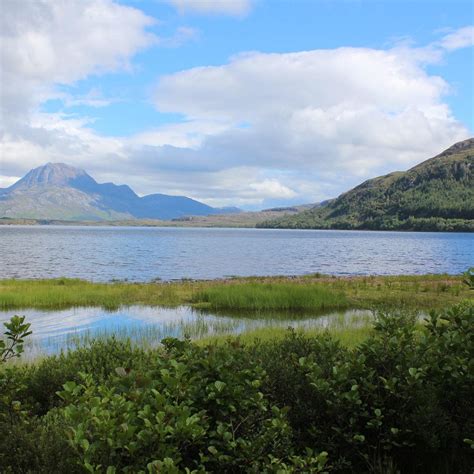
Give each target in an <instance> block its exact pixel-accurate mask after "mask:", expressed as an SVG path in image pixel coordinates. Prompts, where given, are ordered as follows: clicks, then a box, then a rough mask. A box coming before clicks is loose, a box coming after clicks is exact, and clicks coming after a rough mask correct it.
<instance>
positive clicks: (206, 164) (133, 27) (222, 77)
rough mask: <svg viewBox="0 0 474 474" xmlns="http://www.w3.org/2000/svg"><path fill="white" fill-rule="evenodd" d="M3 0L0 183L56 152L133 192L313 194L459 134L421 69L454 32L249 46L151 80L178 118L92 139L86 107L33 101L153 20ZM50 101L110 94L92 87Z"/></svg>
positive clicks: (450, 45)
mask: <svg viewBox="0 0 474 474" xmlns="http://www.w3.org/2000/svg"><path fill="white" fill-rule="evenodd" d="M5 1H6V3H5V2H4V4H6V5H7V7H8V12H7V15H6V16H4V18H3V19H2V25H1V28H2V31H1V35H2V36H1V40H2V41H1V43H2V46H1V47H2V52H1V54H2V56H1V61H2V71H3V73H4V76H3V77H2V94H3V96H2V97H1V104H0V105H1V106H2V107H3V110H2V112H3V114H4V117H5V120H3V121H2V125H3V130H1V131H0V134H1V143H0V146H1V149H0V156H1V161H0V175H2V176H1V178H0V179H1V181H0V183H2V184H0V186H2V185H3V186H4V185H5V184H9V183H11V178H12V177H17V176H20V175H22V174H23V173H25V172H26V171H28V169H30V168H32V167H34V166H39V165H41V164H44V163H45V162H47V161H63V162H68V163H70V164H72V165H75V166H80V167H83V168H85V169H87V170H88V171H89V172H90V173H91V174H92V175H93V176H94V177H96V178H98V179H99V180H102V181H114V182H116V183H119V184H120V183H127V184H130V185H131V186H132V187H133V188H134V189H136V191H137V192H139V193H141V194H145V193H151V192H164V193H169V194H184V195H188V196H190V197H194V198H197V199H200V200H203V201H206V202H208V203H209V204H212V205H239V206H250V207H269V206H270V205H273V203H277V202H281V203H282V204H283V203H285V202H286V203H296V202H305V201H306V202H308V201H312V202H316V201H319V200H322V199H325V198H328V197H333V196H335V195H337V194H338V193H340V192H341V191H344V190H346V189H348V188H349V187H351V186H353V185H355V184H358V183H359V182H360V181H362V180H364V179H366V178H369V177H372V176H375V175H378V174H381V173H385V172H389V171H393V170H395V169H406V168H408V167H409V166H411V165H413V164H415V163H417V162H419V161H421V160H423V159H426V158H428V157H429V156H431V155H434V154H436V153H438V152H439V151H441V150H442V149H444V148H446V147H448V146H450V145H451V144H452V143H454V142H455V141H457V140H461V139H464V138H466V137H467V136H468V131H467V130H466V128H465V127H464V126H463V125H462V124H461V123H459V122H458V121H457V120H456V118H455V117H454V116H453V114H452V112H451V110H450V108H449V106H448V105H447V104H446V101H445V95H446V94H448V93H449V92H450V86H449V84H448V83H447V82H446V81H445V80H443V79H442V78H441V77H439V76H434V75H431V74H429V73H428V72H427V70H426V69H425V65H426V63H427V62H430V61H431V62H433V61H436V60H438V59H439V57H440V55H442V54H447V53H446V51H448V50H453V49H455V47H456V48H457V47H461V45H465V43H466V41H465V40H464V39H462V38H465V37H466V35H465V33H464V32H463V31H462V30H458V32H451V33H449V35H446V36H445V37H444V38H443V39H442V40H441V41H440V42H439V43H438V45H437V46H433V45H430V46H429V47H427V48H414V47H409V46H406V45H405V46H404V47H396V48H393V49H390V50H374V49H368V48H338V49H332V50H314V51H303V52H296V53H284V54H276V53H275V54H263V53H256V52H254V53H246V54H241V55H238V56H235V57H233V58H231V60H230V61H229V63H228V64H224V65H221V66H213V67H200V68H193V69H189V70H185V71H182V72H179V73H176V74H171V75H168V76H165V77H162V78H161V79H160V80H159V82H158V84H157V86H156V91H155V103H156V106H157V108H158V109H159V110H161V111H164V112H172V113H178V114H181V115H182V116H183V121H182V122H179V123H169V124H166V125H163V126H161V127H158V128H155V129H150V130H145V131H143V132H142V133H139V134H137V135H135V136H134V137H129V138H124V137H115V138H114V137H104V136H101V135H99V134H98V133H96V132H94V131H93V130H92V128H90V127H89V125H90V122H89V120H90V119H88V118H87V117H82V118H77V117H75V118H72V117H70V116H66V115H62V114H51V113H49V114H47V113H39V112H38V106H39V104H40V103H41V102H42V101H44V100H46V99H48V98H51V97H55V96H56V97H57V96H58V92H57V91H55V90H54V87H55V85H56V84H58V83H65V84H71V83H73V82H75V81H77V80H79V79H81V78H84V77H87V76H88V75H90V74H97V73H101V72H104V71H111V70H116V69H117V68H119V69H120V68H127V67H129V63H130V61H131V58H132V57H133V55H134V54H135V53H136V52H137V51H139V50H140V49H142V48H144V47H146V46H147V45H150V44H159V42H160V40H159V39H157V38H156V37H155V36H153V35H151V34H150V33H148V32H147V28H148V27H149V26H151V25H152V24H153V20H152V19H150V18H149V17H147V16H145V15H144V14H143V13H142V12H140V11H139V10H137V9H134V8H130V7H125V6H122V5H117V4H115V3H113V2H112V1H111V0H87V1H79V0H65V1H63V2H53V1H52V2H45V1H37V2H27V3H26V4H25V3H24V4H23V5H27V6H28V8H26V9H25V8H23V10H22V11H19V10H18V3H19V2H13V1H8V0H5ZM4 9H5V8H4ZM5 17H7V19H5ZM7 20H8V21H7ZM68 25H69V26H68ZM117 25H120V26H119V27H117ZM456 34H458V36H456ZM117 35H118V36H121V38H118V39H117V38H116V37H117ZM456 38H457V39H456ZM4 39H5V40H6V41H7V43H8V45H9V48H6V47H5V44H6V43H5V42H4V41H3V40H4ZM116 39H117V41H115V40H116ZM440 44H441V45H444V46H440ZM455 45H457V46H455ZM433 51H435V53H433ZM440 51H441V52H440ZM15 52H16V53H17V54H15ZM4 85H5V87H3V86H4ZM62 100H64V101H66V102H67V101H69V103H70V104H73V103H74V101H76V103H86V102H87V103H88V104H89V105H94V106H101V105H106V103H105V102H107V100H109V99H105V98H103V97H102V95H101V93H100V91H97V90H91V91H90V93H88V94H86V95H84V96H82V97H68V96H66V95H64V96H63V97H62Z"/></svg>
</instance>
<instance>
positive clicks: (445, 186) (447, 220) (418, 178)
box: [258, 138, 474, 231]
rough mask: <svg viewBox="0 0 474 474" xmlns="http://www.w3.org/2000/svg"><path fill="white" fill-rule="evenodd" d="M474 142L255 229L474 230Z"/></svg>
mask: <svg viewBox="0 0 474 474" xmlns="http://www.w3.org/2000/svg"><path fill="white" fill-rule="evenodd" d="M473 168H474V139H473V138H471V139H468V140H465V141H462V142H459V143H456V144H455V145H453V146H452V147H450V148H448V149H447V150H445V151H444V152H442V153H441V154H439V155H437V156H435V157H434V158H431V159H429V160H427V161H424V162H423V163H420V164H419V165H417V166H415V167H413V168H411V169H409V170H408V171H405V172H395V173H390V174H388V175H385V176H380V177H378V178H374V179H370V180H368V181H365V182H364V183H362V184H361V185H359V186H357V187H355V188H354V189H351V190H350V191H348V192H346V193H344V194H341V195H340V196H339V197H338V198H337V199H334V200H332V201H330V202H329V203H327V204H326V205H325V206H322V207H319V208H314V209H310V210H308V211H304V212H301V213H299V214H297V215H294V216H287V217H283V218H281V219H275V220H269V221H264V222H262V223H259V224H258V227H269V228H293V229H297V228H301V229H373V230H375V229H380V230H390V229H393V230H395V229H400V230H439V231H443V230H446V231H451V230H456V231H474V175H473Z"/></svg>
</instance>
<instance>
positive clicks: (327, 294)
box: [0, 274, 472, 312]
mask: <svg viewBox="0 0 474 474" xmlns="http://www.w3.org/2000/svg"><path fill="white" fill-rule="evenodd" d="M471 296H472V295H471ZM468 297H469V290H468V288H467V287H466V285H463V276H461V275H459V276H453V275H418V276H403V275H401V276H358V277H331V276H326V275H320V274H314V275H306V276H300V277H248V278H231V279H226V280H212V281H200V280H186V279H184V280H181V281H175V282H163V281H156V282H148V283H131V282H123V281H119V282H110V283H93V282H89V281H84V280H78V279H67V278H59V279H50V280H14V279H9V280H0V309H2V310H13V309H21V308H37V309H51V310H53V309H66V308H70V307H80V306H100V307H104V308H107V309H114V308H118V307H120V306H130V305H150V306H166V307H176V306H180V305H191V306H194V307H196V308H204V309H210V310H214V311H218V310H229V309H234V310H237V311H244V310H245V311H265V310H283V311H294V312H298V311H300V312H304V311H319V310H324V311H325V310H334V309H350V308H355V309H372V308H374V307H400V306H403V307H409V308H413V309H419V310H430V309H435V308H442V307H446V306H447V305H450V304H456V303H458V302H460V301H461V300H462V299H464V298H468Z"/></svg>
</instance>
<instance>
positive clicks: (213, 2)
mask: <svg viewBox="0 0 474 474" xmlns="http://www.w3.org/2000/svg"><path fill="white" fill-rule="evenodd" d="M165 1H166V2H167V3H169V4H171V5H173V6H174V7H175V8H176V9H177V10H178V11H179V12H181V13H189V12H191V13H199V14H205V15H209V14H221V15H232V16H243V15H246V14H247V13H248V12H249V11H250V9H251V7H252V0H165Z"/></svg>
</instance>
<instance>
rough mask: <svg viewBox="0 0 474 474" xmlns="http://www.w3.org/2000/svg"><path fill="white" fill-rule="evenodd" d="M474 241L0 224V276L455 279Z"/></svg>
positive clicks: (472, 254) (409, 235) (468, 237)
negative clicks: (431, 275) (399, 276)
mask: <svg viewBox="0 0 474 474" xmlns="http://www.w3.org/2000/svg"><path fill="white" fill-rule="evenodd" d="M473 243H474V242H473V234H468V233H432V232H426V233H422V232H369V231H338V230H279V229H277V230H275V229H199V228H159V227H152V228H150V227H149V228H145V227H79V226H77V227H76V226H74V227H71V226H0V278H56V277H71V278H82V279H87V280H93V281H109V280H112V279H119V280H125V279H127V280H130V281H149V280H152V279H156V278H160V279H163V280H173V279H180V278H193V279H214V278H222V277H227V276H252V275H302V274H308V273H316V272H320V273H326V274H333V275H368V274H379V275H390V274H423V273H450V274H457V273H460V272H462V271H465V270H466V268H467V267H469V266H470V265H473V264H474V245H473Z"/></svg>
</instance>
